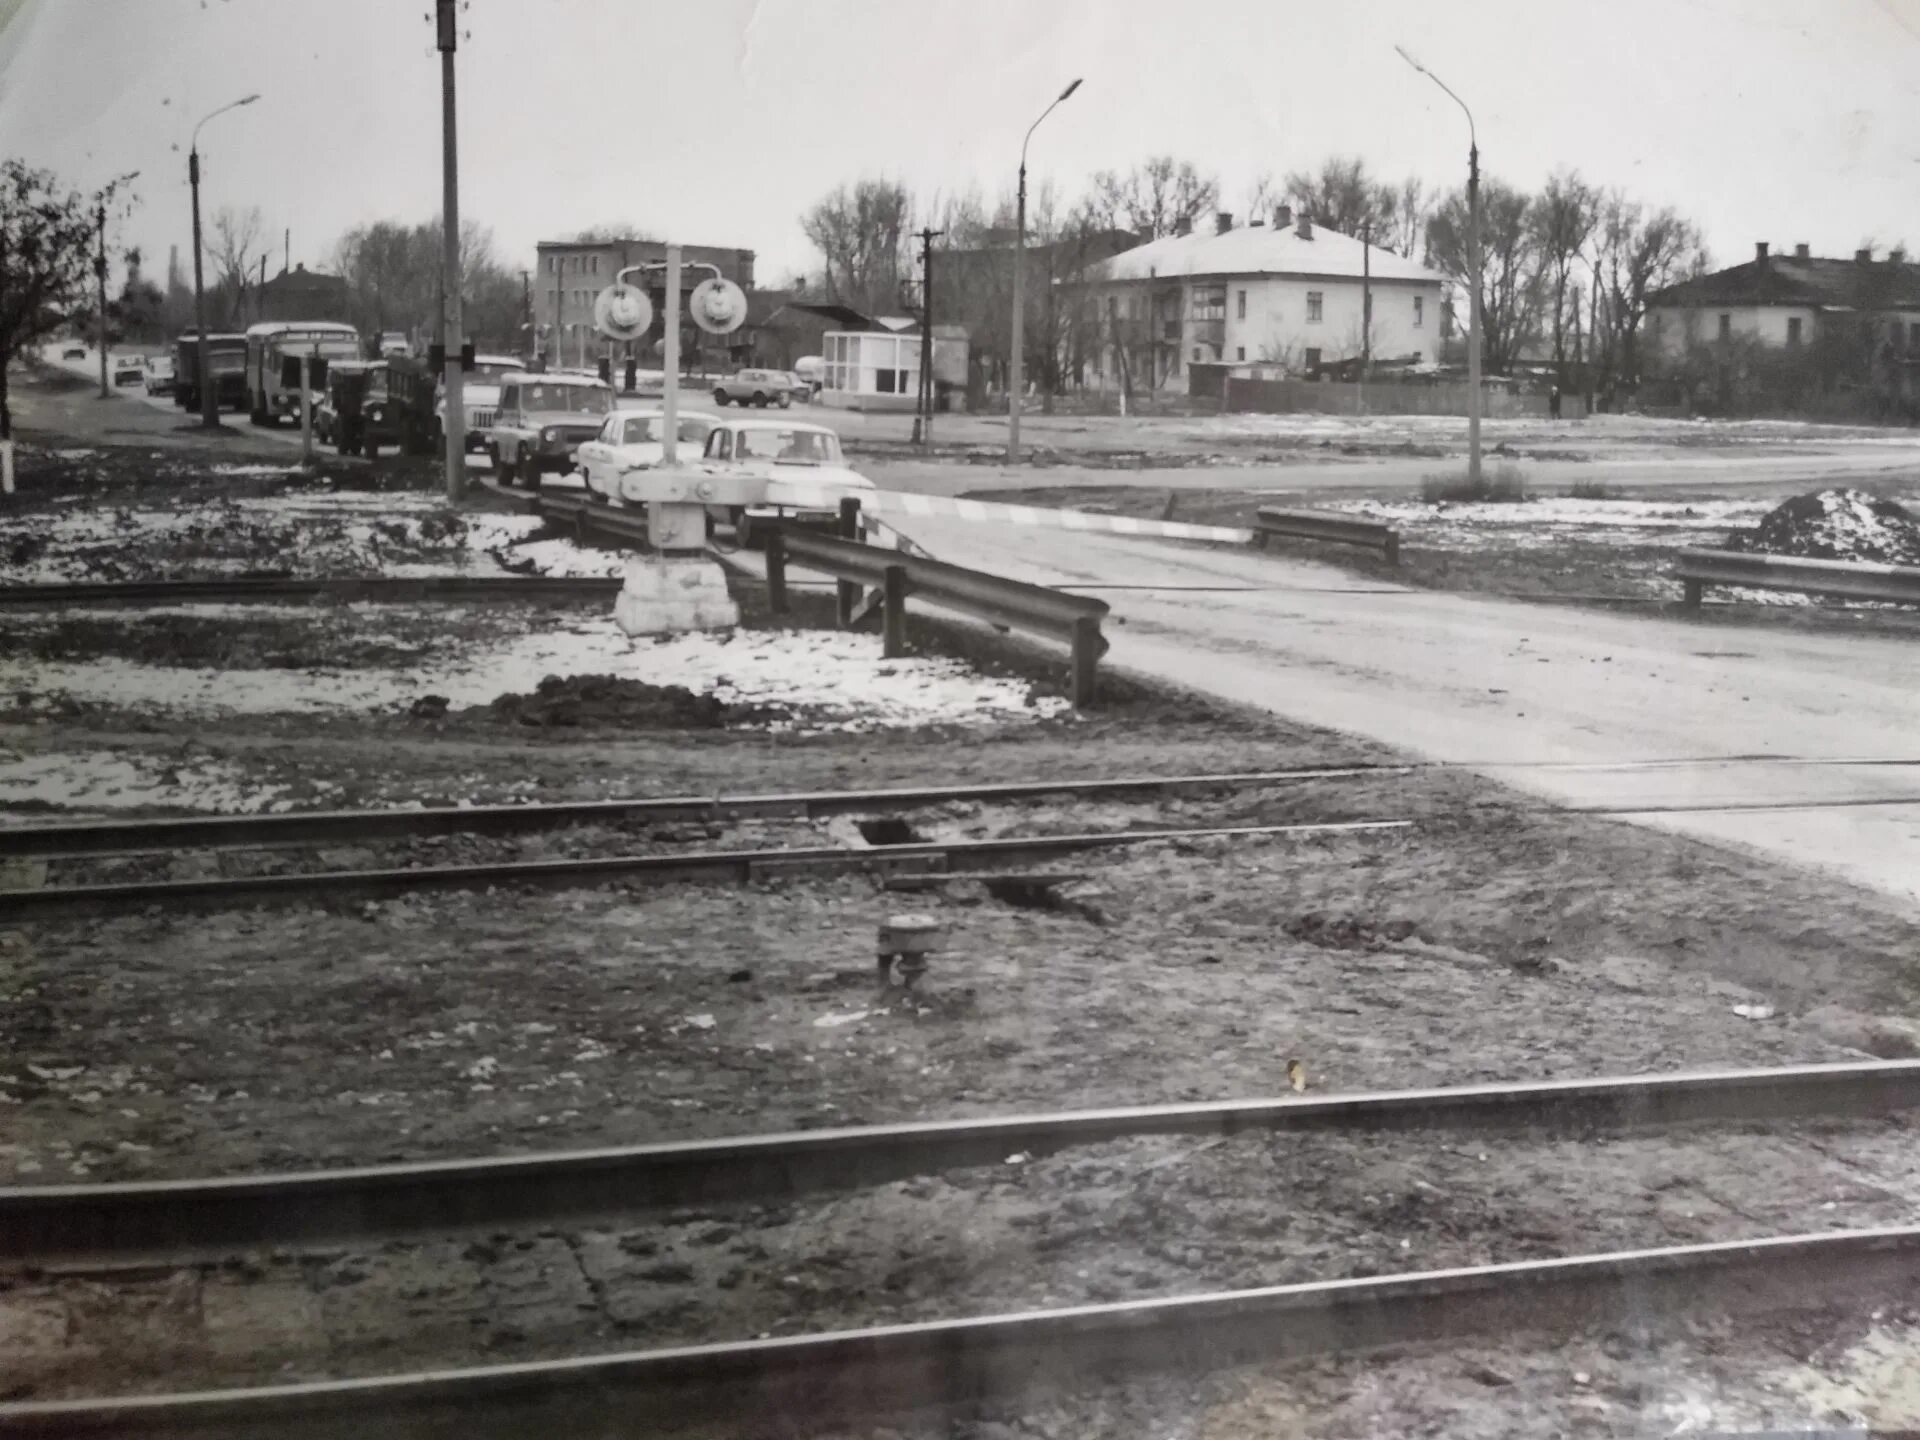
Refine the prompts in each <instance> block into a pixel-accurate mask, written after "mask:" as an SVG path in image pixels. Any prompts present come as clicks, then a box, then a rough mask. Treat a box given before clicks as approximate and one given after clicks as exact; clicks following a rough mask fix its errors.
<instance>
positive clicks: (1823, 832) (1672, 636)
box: [901, 520, 1920, 910]
mask: <svg viewBox="0 0 1920 1440" xmlns="http://www.w3.org/2000/svg"><path fill="white" fill-rule="evenodd" d="M901 528H902V529H903V530H905V531H906V532H907V533H908V534H909V535H911V536H912V538H913V539H914V540H916V541H918V542H919V543H920V544H922V545H924V546H926V547H927V549H929V550H930V551H931V552H932V553H933V554H935V555H936V556H938V557H940V558H942V559H946V560H952V561H955V562H957V563H959V564H963V565H971V566H976V567H978V568H980V569H984V570H992V571H995V572H997V573H999V574H1004V575H1011V576H1014V577H1016V578H1019V579H1024V580H1032V581H1035V582H1038V583H1042V584H1051V585H1065V586H1070V587H1074V588H1081V589H1091V593H1097V594H1099V595H1100V596H1101V597H1102V598H1103V599H1105V600H1107V601H1108V602H1109V603H1110V604H1111V605H1112V607H1113V613H1114V620H1115V621H1116V622H1117V623H1114V624H1112V625H1110V626H1109V634H1110V635H1111V636H1112V639H1113V650H1112V653H1111V655H1110V657H1109V660H1110V662H1111V663H1113V664H1117V665H1121V666H1126V667H1128V668H1131V669H1134V670H1138V671H1142V672H1145V673H1148V674H1152V675H1156V676H1160V677H1162V678H1165V679H1167V680H1171V681H1175V682H1178V683H1180V684H1183V685H1186V686H1189V687H1191V688H1193V689H1195V690H1199V691H1203V692H1206V693H1209V694H1213V695H1218V696H1221V697H1223V698H1226V699H1229V700H1235V701H1242V702H1246V703H1250V704H1254V705H1258V706H1261V707H1264V708H1266V709H1269V710H1272V711H1274V712H1276V713H1278V714H1283V715H1286V716H1288V717H1290V718H1293V719H1297V720H1302V721H1307V722H1310V723H1312V724H1316V725H1324V726H1328V727H1331V728H1334V729H1338V730H1344V731H1349V732H1352V733H1355V734H1360V735H1365V736H1369V737H1371V738H1373V739H1376V740H1379V741H1383V742H1385V743H1387V744H1390V745H1395V746H1400V747H1403V748H1405V749H1407V750H1410V751H1413V752H1415V753H1417V754H1420V755H1423V756H1426V757H1429V758H1432V759H1436V760H1445V761H1457V762H1462V763H1466V764H1470V765H1472V766H1473V767H1474V768H1476V769H1478V770H1481V771H1483V772H1485V773H1486V774H1488V775H1492V776H1495V777H1497V778H1499V779H1502V780H1505V781H1508V782H1510V783H1512V784H1514V785H1516V786H1518V787H1520V788H1522V789H1525V790H1529V791H1531V792H1533V793H1535V794H1539V795H1543V796H1547V797H1549V798H1551V799H1554V800H1557V801H1562V802H1565V803H1568V804H1573V805H1581V806H1604V807H1612V806H1622V805H1627V806H1646V807H1659V806H1664V805H1704V804H1727V805H1733V804H1754V803H1782V804H1789V803H1806V802H1820V801H1831V800H1835V799H1862V798H1869V799H1885V798H1892V797H1904V798H1905V799H1907V800H1909V801H1911V802H1913V803H1907V804H1896V805H1886V806H1875V807H1872V808H1859V809H1844V810H1842V809H1807V810H1786V811H1773V812H1746V813H1740V812H1732V811H1730V812H1726V813H1716V814H1687V815H1646V816H1642V817H1638V818H1641V819H1643V820H1644V822H1645V823H1647V824H1652V825H1659V826H1662V827H1664V828H1667V829H1672V830H1676V831H1680V832H1682V833H1685V834H1689V835H1695V836H1699V837H1701V838H1704V839H1710V840H1715V841H1721V842H1731V843H1734V844H1738V845H1744V846H1750V847H1754V848H1757V849H1759V850H1762V851H1764V852H1766V853H1768V854H1770V855H1773V856H1776V857H1779V858H1782V859H1785V860H1789V861H1791V862H1793V863H1796V864H1800V865H1806V866H1812V867H1816V868H1821V869H1825V870H1828V871H1831V872H1834V873H1837V874H1841V875H1844V876H1846V877H1848V878H1849V879H1852V880H1854V881H1856V882H1858V883H1861V884H1864V885H1868V886H1871V887H1873V888H1875V889H1877V890H1879V891H1881V892H1883V893H1884V894H1886V895H1889V896H1893V897H1897V898H1898V900H1899V901H1901V902H1904V903H1905V904H1906V905H1908V906H1911V907H1913V908H1914V909H1916V910H1920V647H1916V646H1915V645H1914V644H1913V642H1911V641H1909V640H1905V639H1901V638H1887V637H1878V636H1848V635H1838V636H1836V635H1831V634H1826V635H1810V634H1792V633H1786V632H1782V631H1779V630H1774V629H1759V628H1755V629H1751V630H1747V629H1741V628H1738V627H1730V626H1728V625H1726V624H1714V625H1712V626H1710V627H1709V626H1706V625H1700V624H1694V623H1690V622H1688V621H1684V620H1675V619H1663V618H1655V617H1652V616H1647V615H1633V614H1613V613H1604V612H1596V611H1593V610H1585V609H1575V608H1571V607H1565V606H1553V605H1544V604H1525V603H1519V602H1509V601H1500V600H1490V599H1485V598H1481V597H1475V596H1463V595H1446V594H1436V593H1434V592H1431V591H1411V590H1402V589H1395V588H1393V587H1383V586H1381V585H1379V584H1378V583H1377V582H1373V581H1360V580H1356V579H1354V578H1353V577H1351V576H1349V575H1347V574H1345V573H1344V572H1342V571H1340V570H1338V569H1335V568H1333V567H1331V566H1323V565H1315V564H1311V563H1304V562H1296V561H1288V560H1281V559H1277V558H1273V557H1268V556H1263V555H1257V554H1255V553H1252V552H1246V551H1232V550H1214V549H1202V548H1198V547H1193V548H1182V547H1174V546H1162V545H1155V544H1152V543H1148V542H1141V541H1135V540H1127V539H1123V538H1120V537H1109V536H1098V535H1085V534H1079V533H1073V532H1050V531H1039V530H1014V529H1010V528H1007V527H1001V526H984V525H968V524H963V523H960V522H932V521H925V520H913V521H909V522H905V523H903V525H902V527H901ZM1200 585H1211V586H1247V587H1253V588H1247V589H1240V590H1234V589H1226V590H1221V589H1211V590H1199V589H1189V588H1174V587H1191V586H1200ZM1118 586H1150V587H1160V588H1142V589H1127V588H1109V587H1118ZM1092 587H1099V588H1092ZM1753 755H1772V756H1793V757H1802V758H1813V759H1818V760H1829V761H1830V760H1836V759H1852V758H1863V757H1864V758H1875V759H1895V760H1903V761H1907V762H1910V763H1906V764H1899V765H1885V766H1837V765H1817V764H1816V765H1791V766H1788V765H1755V764H1744V763H1725V757H1737V756H1753ZM1676 759H1684V760H1689V761H1702V762H1704V763H1693V764H1686V765H1677V766H1674V767H1672V768H1669V769H1663V770H1660V771H1657V772H1653V773H1645V772H1640V773H1634V774H1631V775H1627V774H1621V773H1619V772H1617V771H1608V770H1606V769H1600V768H1542V767H1545V766H1551V767H1565V766H1569V765H1575V766H1582V767H1593V766H1604V765H1606V764H1609V763H1614V762H1620V761H1639V760H1676ZM1716 761H1719V762H1721V763H1714V762H1716Z"/></svg>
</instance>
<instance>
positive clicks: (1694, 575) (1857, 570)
mask: <svg viewBox="0 0 1920 1440" xmlns="http://www.w3.org/2000/svg"><path fill="white" fill-rule="evenodd" d="M1673 577H1674V579H1676V580H1678V581H1679V582H1680V583H1681V585H1682V586H1683V587H1684V594H1685V597H1686V598H1685V604H1686V607H1687V608H1688V609H1689V610H1695V609H1698V608H1699V606H1700V601H1701V596H1702V592H1703V591H1704V590H1705V589H1706V587H1707V586H1709V585H1735V586H1739V587H1740V588H1741V589H1745V590H1793V591H1798V592H1800V593H1801V594H1804V595H1833V596H1837V597H1840V598H1843V599H1848V600H1885V601H1892V602H1894V603H1896V604H1903V605H1920V566H1911V565H1873V564H1869V563H1867V562H1865V561H1859V560H1803V559H1800V558H1798V557H1796V556H1790V555H1745V554H1741V553H1740V552H1738V551H1733V550H1682V551H1681V552H1680V555H1679V558H1678V559H1677V560H1676V561H1675V562H1674V567H1673Z"/></svg>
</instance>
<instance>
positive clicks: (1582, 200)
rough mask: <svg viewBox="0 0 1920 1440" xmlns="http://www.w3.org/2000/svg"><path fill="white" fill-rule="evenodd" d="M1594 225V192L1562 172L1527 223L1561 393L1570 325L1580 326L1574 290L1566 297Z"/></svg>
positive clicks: (1596, 219)
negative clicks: (1536, 256) (1541, 283)
mask: <svg viewBox="0 0 1920 1440" xmlns="http://www.w3.org/2000/svg"><path fill="white" fill-rule="evenodd" d="M1599 222H1600V194H1599V192H1598V191H1597V190H1595V189H1594V188H1593V187H1592V186H1591V185H1589V184H1587V183H1586V181H1584V180H1582V179H1581V178H1580V176H1579V174H1578V173H1577V172H1565V171H1563V172H1562V173H1560V174H1557V175H1555V176H1553V177H1552V178H1551V179H1549V180H1548V181H1547V186H1546V189H1544V190H1542V191H1541V192H1540V194H1539V196H1538V197H1537V198H1536V199H1535V200H1534V202H1533V213H1532V215H1531V216H1530V217H1529V223H1530V224H1531V225H1532V227H1533V233H1534V244H1535V246H1536V247H1537V248H1538V251H1539V256H1540V266H1541V270H1542V272H1543V280H1544V289H1545V309H1546V312H1547V314H1548V315H1549V317H1550V318H1551V324H1552V330H1551V333H1552V335H1553V364H1554V370H1555V373H1556V374H1557V376H1558V378H1559V381H1560V385H1561V386H1562V388H1564V387H1565V386H1566V384H1567V332H1568V329H1569V326H1570V325H1571V326H1572V327H1573V328H1576V329H1577V328H1578V320H1579V317H1578V313H1577V312H1578V309H1579V295H1578V291H1577V289H1574V292H1573V294H1572V296H1571V301H1570V297H1569V289H1570V287H1571V286H1572V280H1573V267H1574V264H1575V262H1576V261H1578V260H1579V259H1580V258H1581V257H1582V256H1583V255H1584V254H1585V253H1586V246H1587V241H1588V240H1589V239H1590V238H1591V237H1592V235H1593V231H1594V227H1595V226H1596V225H1598V224H1599ZM1570 303H1571V307H1572V308H1571V310H1570V309H1569V304H1570Z"/></svg>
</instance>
